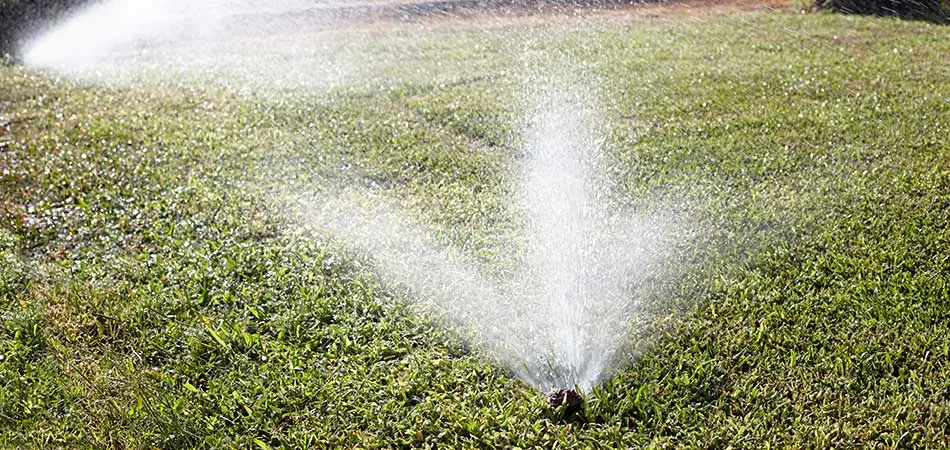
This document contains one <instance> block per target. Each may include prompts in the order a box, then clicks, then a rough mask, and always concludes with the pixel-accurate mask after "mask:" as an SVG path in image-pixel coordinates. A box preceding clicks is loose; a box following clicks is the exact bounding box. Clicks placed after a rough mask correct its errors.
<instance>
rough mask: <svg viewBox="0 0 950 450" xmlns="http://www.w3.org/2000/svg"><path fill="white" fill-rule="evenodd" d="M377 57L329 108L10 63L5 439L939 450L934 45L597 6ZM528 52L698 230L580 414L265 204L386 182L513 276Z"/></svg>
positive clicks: (849, 30) (636, 191) (946, 76)
mask: <svg viewBox="0 0 950 450" xmlns="http://www.w3.org/2000/svg"><path fill="white" fill-rule="evenodd" d="M362 45H363V47H361V49H360V52H363V54H365V55H369V56H371V57H372V59H373V60H374V61H377V62H378V66H377V67H376V72H375V73H374V74H373V75H370V76H368V78H366V79H365V80H362V81H361V82H359V83H354V84H351V85H344V86H341V87H338V88H335V89H332V90H330V91H321V92H313V93H309V92H296V91H294V90H293V89H289V90H283V91H279V92H272V93H268V94H266V95H248V94H247V93H243V92H237V91H235V90H233V89H230V88H229V87H228V86H221V85H217V84H215V83H213V82H209V83H207V84H194V85H189V84H187V83H176V82H173V81H172V82H169V81H168V80H165V81H161V80H156V81H153V82H146V83H140V84H134V85H111V86H110V85H99V84H92V83H84V82H80V81H68V80H64V79H56V78H53V77H50V76H49V75H44V74H42V73H39V72H36V71H32V70H28V69H24V68H22V67H16V66H4V67H0V261H2V262H0V445H2V446H3V447H8V448H15V447H34V448H40V447H41V448H48V447H69V448H82V447H117V448H122V447H136V448H140V447H162V448H195V447H204V448H219V447H250V448H276V447H310V448H334V447H351V448H377V447H397V448H408V447H419V448H424V447H443V448H466V447H468V448H515V447H518V448H561V447H569V448H630V447H646V448H667V447H703V448H708V447H713V448H730V447H731V448H769V447H791V448H815V447H821V448H924V447H926V448H943V447H950V281H948V277H947V274H948V273H950V143H948V139H947V136H948V135H950V60H948V59H947V55H950V28H946V27H941V26H937V25H931V24H926V23H919V22H902V21H897V20H893V19H876V18H861V17H843V16H835V15H828V14H808V15H801V14H792V13H783V12H768V13H766V12H763V13H756V14H743V15H732V16H708V17H693V16H690V17H682V18H675V17H674V18H665V19H663V20H650V19H642V18H633V19H629V20H618V19H616V18H615V17H614V16H609V15H608V16H600V15H595V16H592V17H587V18H585V19H577V18H549V19H547V20H512V21H505V22H497V23H492V24H491V26H487V27H486V26H485V24H480V25H478V26H474V25H473V26H471V27H467V26H466V24H465V23H460V24H456V25H455V26H453V27H450V28H439V27H434V28H431V29H429V30H428V31H426V32H424V33H398V32H395V33H392V34H391V35H387V37H386V38H385V39H383V40H379V41H376V42H371V43H365V44H362ZM551 55H556V56H553V57H552V56H551ZM546 58H548V59H550V58H554V59H557V58H563V59H565V60H570V61H574V62H576V63H578V65H579V67H583V69H582V72H583V74H584V76H589V77H590V78H591V79H595V80H597V86H598V94H599V97H600V99H601V103H602V106H603V110H604V114H605V116H606V117H607V118H608V120H609V130H610V132H609V133H608V135H607V136H606V143H605V148H606V150H607V153H608V155H609V160H610V161H611V164H610V165H609V167H608V169H609V174H610V177H611V178H612V179H613V180H614V181H615V182H616V195H617V197H618V199H620V200H621V201H623V202H625V203H627V204H629V205H631V207H634V208H646V209H649V208H651V207H655V206H656V205H664V206H663V207H664V208H672V209H676V210H678V211H681V212H683V213H684V214H686V215H688V217H690V222H689V225H688V227H687V228H689V229H690V230H693V232H692V233H690V234H688V235H687V237H685V238H684V239H683V240H682V241H681V242H680V243H679V244H678V247H677V252H676V256H675V257H674V258H673V259H672V260H671V261H670V264H671V266H673V268H674V269H675V270H670V271H668V272H669V275H668V276H667V277H665V278H663V279H660V280H655V284H656V285H655V286H653V287H651V288H650V289H648V292H647V293H644V294H643V295H648V296H650V298H651V301H652V302H654V303H655V304H662V305H665V306H664V308H665V309H664V311H666V312H665V313H663V314H657V315H656V316H655V317H656V320H653V321H651V322H650V323H645V324H640V325H639V326H638V328H640V327H642V329H641V330H642V333H643V334H645V335H646V337H647V338H649V339H648V340H649V342H650V346H649V347H648V348H646V349H645V350H643V351H642V353H641V354H640V355H639V357H638V358H637V359H636V360H635V361H631V362H630V364H627V365H625V366H623V367H621V368H620V369H619V370H618V371H617V372H616V373H614V374H613V375H612V376H611V377H609V378H608V379H607V380H606V381H605V382H604V383H603V384H602V385H601V386H600V387H599V388H598V389H596V390H595V391H594V392H593V393H591V394H589V395H588V398H587V406H586V409H585V411H584V412H583V416H582V417H581V418H579V419H577V420H573V421H567V422H565V421H561V420H558V417H557V416H556V414H554V413H552V412H551V411H550V410H549V409H548V408H547V406H546V405H545V403H544V398H543V396H542V395H541V394H540V393H538V392H536V391H534V390H533V389H532V388H531V387H529V386H527V385H525V384H523V383H521V382H519V381H518V380H516V379H513V378H511V377H510V376H509V375H508V374H507V373H506V372H505V371H504V370H502V369H500V368H497V367H494V366H492V365H491V364H490V361H489V360H488V358H487V357H486V356H485V355H481V354H480V353H479V352H478V351H477V350H476V349H473V348H471V346H470V345H468V344H467V343H466V342H465V341H464V340H463V339H461V338H460V337H459V336H458V335H457V333H455V332H453V331H451V330H446V329H444V328H443V327H440V326H438V325H437V324H436V322H434V320H433V319H432V318H431V317H430V316H428V315H427V314H425V313H424V312H420V311H417V310H416V308H415V307H414V306H413V302H412V301H411V298H407V297H406V296H407V294H406V293H405V292H400V291H399V290H398V289H394V288H392V287H390V286H387V285H386V284H385V283H383V282H381V281H380V280H379V279H378V278H377V277H376V276H375V275H374V274H373V270H372V266H371V264H369V263H368V262H367V260H366V259H365V258H362V257H360V256H358V255H351V254H348V253H347V252H346V250H345V249H342V248H340V247H338V246H334V245H329V244H327V243H326V242H325V241H324V240H322V239H320V238H319V237H315V236H313V235H312V234H310V233H307V232H303V231H300V230H299V229H298V228H295V227H294V226H292V224H291V223H290V222H291V221H290V220H289V219H288V217H289V215H288V213H287V208H288V206H287V204H286V203H284V202H283V201H282V200H281V196H280V194H281V193H282V192H285V191H288V190H295V189H296V190H307V189H311V190H317V189H321V188H322V186H327V185H330V184H339V183H353V184H360V185H368V186H375V188H376V189H379V190H381V191H384V192H386V193H387V194H388V195H390V196H392V197H393V198H396V199H398V201H399V202H401V203H402V204H404V206H405V207H406V208H407V209H408V210H410V211H412V212H413V214H414V215H416V216H418V217H419V218H420V220H423V221H425V222H426V223H427V224H430V225H431V226H432V227H433V228H434V229H437V230H440V231H441V232H442V233H443V235H442V238H443V239H445V240H446V241H447V242H453V243H455V244H458V245H460V246H463V248H465V251H468V252H470V253H471V254H472V255H474V256H475V257H477V258H479V259H480V260H482V261H483V262H484V263H485V264H486V266H487V267H502V268H503V267H504V265H505V264H506V263H507V262H506V261H507V259H506V258H510V255H509V253H510V252H507V251H506V248H507V247H506V246H508V245H509V244H510V242H511V241H512V240H516V239H517V234H518V229H519V220H520V219H519V213H518V211H517V209H516V208H514V207H512V206H511V205H512V202H511V201H510V196H511V195H512V194H511V192H512V183H513V180H512V168H513V167H516V166H517V163H518V161H519V158H520V153H521V152H522V150H521V146H520V139H521V137H520V136H521V135H520V131H519V130H521V129H522V123H521V120H522V119H521V118H522V117H523V114H522V108H523V105H522V103H523V102H522V101H521V94H523V92H522V87H521V83H522V81H521V78H520V76H521V75H520V74H521V73H523V70H524V68H525V66H529V65H531V64H533V62H534V61H539V60H543V59H546ZM499 270H502V269H499Z"/></svg>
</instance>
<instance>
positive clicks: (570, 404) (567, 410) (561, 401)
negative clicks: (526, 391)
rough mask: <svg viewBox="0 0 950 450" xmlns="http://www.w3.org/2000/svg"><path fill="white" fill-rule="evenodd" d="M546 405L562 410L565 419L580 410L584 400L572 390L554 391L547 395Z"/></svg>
mask: <svg viewBox="0 0 950 450" xmlns="http://www.w3.org/2000/svg"><path fill="white" fill-rule="evenodd" d="M548 405H550V406H551V407H552V408H563V409H564V417H567V416H570V415H571V414H574V413H576V412H578V411H580V410H581V407H583V406H584V399H583V398H581V395H580V394H578V393H577V391H575V390H574V389H568V388H563V389H556V390H553V391H551V393H549V394H548Z"/></svg>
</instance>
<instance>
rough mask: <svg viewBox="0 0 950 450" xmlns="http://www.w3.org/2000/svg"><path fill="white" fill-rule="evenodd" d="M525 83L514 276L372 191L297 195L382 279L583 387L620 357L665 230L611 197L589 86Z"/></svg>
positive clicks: (547, 380)
mask: <svg viewBox="0 0 950 450" xmlns="http://www.w3.org/2000/svg"><path fill="white" fill-rule="evenodd" d="M532 91H534V92H533V93H531V94H529V100H530V102H531V107H530V108H528V110H527V120H526V122H527V123H528V124H529V125H528V129H527V130H525V136H526V143H527V144H526V146H525V148H524V149H523V150H524V152H525V157H524V159H523V166H522V168H521V169H522V170H521V174H522V175H521V177H520V178H521V188H520V190H519V198H520V200H521V203H522V205H521V206H522V209H523V211H524V212H525V214H526V218H527V220H526V224H527V229H526V230H524V231H525V232H524V239H525V240H526V244H527V249H528V251H527V255H526V257H525V258H524V260H523V261H522V264H521V265H520V267H519V269H518V273H517V275H516V276H514V277H512V278H511V279H509V280H507V281H501V280H494V279H490V278H488V277H486V276H484V275H482V274H481V273H480V271H479V270H478V266H477V265H476V264H475V263H473V262H472V261H471V260H469V259H467V258H466V257H465V255H464V253H463V252H461V251H459V250H457V249H451V248H448V247H446V246H444V245H442V244H440V243H439V242H437V240H436V239H434V238H432V237H431V236H429V235H427V234H426V233H425V232H424V231H423V228H422V227H421V226H419V225H418V224H414V223H413V222H412V221H411V220H410V219H408V218H407V217H406V216H405V214H404V213H401V212H400V211H399V210H398V209H397V208H394V207H392V206H391V205H389V202H387V201H386V199H384V198H380V197H379V196H376V195H371V194H366V193H360V192H359V191H355V190H352V189H348V190H346V191H345V193H344V194H340V195H336V196H330V197H327V196H320V197H317V198H312V199H309V200H303V201H304V202H305V203H308V204H310V205H311V206H310V208H309V214H308V215H307V219H306V220H307V221H309V224H310V225H313V226H316V227H317V228H319V229H322V230H325V231H328V232H329V233H330V234H332V235H333V236H336V237H338V238H339V239H341V240H342V241H343V242H344V243H346V244H347V245H349V246H351V247H354V248H359V249H362V250H363V251H365V252H366V253H367V254H370V255H372V258H373V259H374V260H375V261H376V262H377V264H378V267H379V269H380V272H381V273H382V275H383V276H384V277H385V278H387V279H389V280H390V281H392V282H395V283H397V284H401V285H405V286H407V287H409V288H410V289H411V290H412V291H413V297H414V298H416V299H418V300H419V301H421V302H423V303H424V304H425V305H426V306H429V307H431V308H432V309H433V310H435V311H436V312H437V313H438V314H439V315H441V316H442V317H444V318H445V319H446V320H447V321H448V322H450V323H452V324H453V325H455V326H459V327H461V329H462V330H463V333H466V334H467V335H469V336H471V337H472V339H473V340H474V341H475V342H476V343H478V344H479V345H480V346H481V347H482V348H483V349H485V351H486V352H487V354H488V355H489V356H490V357H491V358H493V359H494V360H496V362H497V363H499V364H501V365H503V366H504V367H506V368H508V369H509V370H510V371H511V372H512V373H514V374H516V375H517V376H518V377H520V378H522V379H524V380H526V381H528V382H529V383H531V384H532V385H534V386H536V387H537V388H539V389H541V390H549V389H559V388H573V387H578V388H580V389H583V390H587V389H590V388H591V387H592V386H594V385H595V384H596V383H597V382H598V381H599V380H600V379H601V378H602V377H603V376H604V375H605V374H606V373H607V372H608V371H609V369H610V368H611V367H613V365H614V364H615V363H616V362H618V361H617V357H618V350H619V349H620V348H621V346H623V345H624V342H625V340H626V337H627V336H628V335H629V333H628V332H629V327H630V323H631V319H632V318H634V317H635V316H636V315H637V314H638V313H639V311H640V309H639V304H638V299H637V298H636V297H635V296H633V295H632V293H631V289H630V288H631V287H632V286H633V285H636V284H637V283H638V282H640V281H641V280H643V279H644V277H645V276H646V275H647V274H648V273H649V272H650V270H651V265H652V263H653V262H655V260H656V259H657V258H658V257H659V256H660V254H661V247H660V245H659V242H660V238H661V235H662V232H663V231H664V229H663V227H662V226H661V225H660V223H659V221H657V220H654V219H649V218H642V217H636V216H633V215H631V214H628V213H627V212H625V211H622V210H619V209H617V208H611V207H610V206H608V205H609V204H610V202H609V201H608V198H609V195H610V192H609V189H608V185H607V183H606V182H605V180H604V179H605V177H604V176H602V175H601V170H600V169H601V167H600V163H601V158H600V148H601V145H602V142H601V141H602V138H601V136H602V134H601V133H600V132H599V130H598V126H599V125H598V124H601V123H602V121H601V119H600V118H599V117H598V114H597V111H596V108H594V107H593V106H592V105H593V104H594V103H596V102H593V101H592V97H591V96H590V95H582V91H580V90H577V89H572V88H565V87H558V86H554V87H550V88H544V89H534V88H533V89H532ZM600 126H602V125H600Z"/></svg>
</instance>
